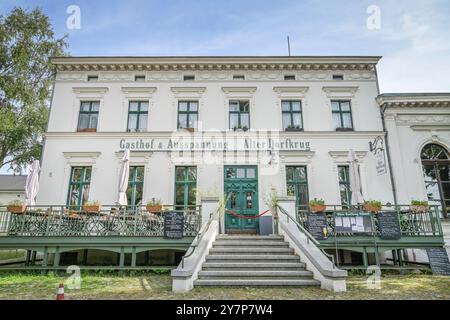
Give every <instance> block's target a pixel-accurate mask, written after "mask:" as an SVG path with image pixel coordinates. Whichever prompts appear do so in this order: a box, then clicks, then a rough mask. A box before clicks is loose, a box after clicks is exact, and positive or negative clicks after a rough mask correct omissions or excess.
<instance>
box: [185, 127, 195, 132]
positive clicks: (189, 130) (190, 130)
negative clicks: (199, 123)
mask: <svg viewBox="0 0 450 320" xmlns="http://www.w3.org/2000/svg"><path fill="white" fill-rule="evenodd" d="M184 130H186V131H187V132H194V131H195V128H184Z"/></svg>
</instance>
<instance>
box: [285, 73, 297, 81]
mask: <svg viewBox="0 0 450 320" xmlns="http://www.w3.org/2000/svg"><path fill="white" fill-rule="evenodd" d="M284 80H288V81H292V80H295V75H294V74H286V75H285V76H284Z"/></svg>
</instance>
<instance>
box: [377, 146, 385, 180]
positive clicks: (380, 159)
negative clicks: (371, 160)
mask: <svg viewBox="0 0 450 320" xmlns="http://www.w3.org/2000/svg"><path fill="white" fill-rule="evenodd" d="M375 160H376V164H375V167H376V169H377V175H379V176H382V175H384V174H387V166H386V159H385V156H384V150H377V152H376V153H375Z"/></svg>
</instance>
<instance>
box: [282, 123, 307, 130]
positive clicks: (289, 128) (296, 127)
mask: <svg viewBox="0 0 450 320" xmlns="http://www.w3.org/2000/svg"><path fill="white" fill-rule="evenodd" d="M302 130H303V129H302V127H300V126H298V125H297V126H294V125H292V124H290V125H288V126H287V128H286V131H302Z"/></svg>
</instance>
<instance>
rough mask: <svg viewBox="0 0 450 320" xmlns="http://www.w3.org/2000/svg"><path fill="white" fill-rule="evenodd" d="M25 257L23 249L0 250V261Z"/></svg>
mask: <svg viewBox="0 0 450 320" xmlns="http://www.w3.org/2000/svg"><path fill="white" fill-rule="evenodd" d="M17 258H25V250H0V261H2V260H8V259H17Z"/></svg>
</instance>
